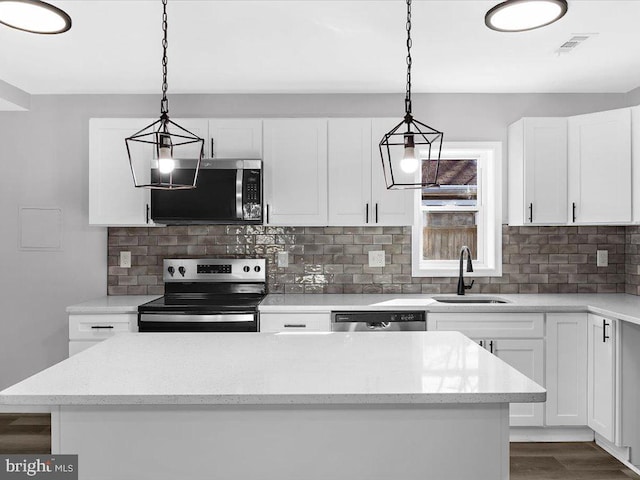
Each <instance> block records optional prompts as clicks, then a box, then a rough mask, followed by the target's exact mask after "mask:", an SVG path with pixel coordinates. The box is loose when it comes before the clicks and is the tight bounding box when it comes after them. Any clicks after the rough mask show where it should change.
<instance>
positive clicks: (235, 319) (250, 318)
mask: <svg viewBox="0 0 640 480" xmlns="http://www.w3.org/2000/svg"><path fill="white" fill-rule="evenodd" d="M140 321H141V322H163V323H250V322H255V321H256V317H255V316H254V314H252V313H246V314H232V313H231V314H219V315H183V314H179V313H178V314H166V313H165V314H149V313H143V314H140Z"/></svg>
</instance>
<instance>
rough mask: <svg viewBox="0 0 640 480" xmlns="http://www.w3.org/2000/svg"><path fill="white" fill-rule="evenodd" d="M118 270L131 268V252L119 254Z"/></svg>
mask: <svg viewBox="0 0 640 480" xmlns="http://www.w3.org/2000/svg"><path fill="white" fill-rule="evenodd" d="M120 268H131V252H120Z"/></svg>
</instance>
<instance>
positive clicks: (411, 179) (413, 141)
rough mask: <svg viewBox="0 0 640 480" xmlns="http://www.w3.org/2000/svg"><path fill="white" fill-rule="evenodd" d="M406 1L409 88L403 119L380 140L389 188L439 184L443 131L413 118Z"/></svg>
mask: <svg viewBox="0 0 640 480" xmlns="http://www.w3.org/2000/svg"><path fill="white" fill-rule="evenodd" d="M406 3H407V23H406V30H407V42H406V44H407V88H406V96H405V101H404V105H405V115H404V119H403V120H402V121H401V122H400V123H398V124H397V125H396V126H395V127H393V128H392V129H391V130H390V131H389V132H388V133H386V134H385V135H384V136H383V137H382V140H381V141H380V144H379V147H380V157H381V159H382V168H383V171H384V178H385V183H386V185H387V189H389V190H404V189H417V188H423V187H439V186H440V185H439V183H438V174H439V170H440V155H441V153H442V141H443V138H444V133H443V132H441V131H439V130H436V129H434V128H432V127H430V126H428V125H426V124H424V123H422V122H420V121H418V120H416V119H415V118H413V115H412V112H411V111H412V104H411V67H412V63H413V59H412V57H411V47H412V44H413V42H412V39H411V0H406Z"/></svg>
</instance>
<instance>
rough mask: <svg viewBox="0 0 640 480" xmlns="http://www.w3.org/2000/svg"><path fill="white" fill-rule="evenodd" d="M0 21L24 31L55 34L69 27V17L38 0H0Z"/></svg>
mask: <svg viewBox="0 0 640 480" xmlns="http://www.w3.org/2000/svg"><path fill="white" fill-rule="evenodd" d="M0 23H2V24H4V25H6V26H8V27H11V28H15V29H16V30H22V31H24V32H30V33H42V34H55V33H63V32H66V31H67V30H69V29H70V28H71V17H70V16H69V15H67V13H66V12H64V11H62V10H60V9H59V8H57V7H54V6H53V5H50V4H48V3H45V2H42V1H40V0H0Z"/></svg>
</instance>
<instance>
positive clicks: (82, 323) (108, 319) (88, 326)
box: [69, 313, 138, 356]
mask: <svg viewBox="0 0 640 480" xmlns="http://www.w3.org/2000/svg"><path fill="white" fill-rule="evenodd" d="M137 331H138V316H137V315H136V314H135V313H131V314H129V313H115V314H114V313H101V314H70V315H69V356H72V355H75V354H76V353H78V352H81V351H83V350H86V349H87V348H89V347H91V346H93V345H95V344H97V343H100V342H101V341H103V340H106V339H107V338H111V337H113V336H114V335H115V334H116V333H121V332H137Z"/></svg>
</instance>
